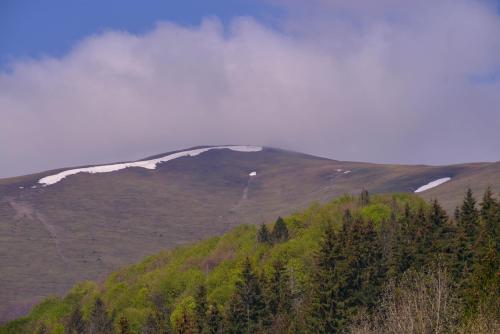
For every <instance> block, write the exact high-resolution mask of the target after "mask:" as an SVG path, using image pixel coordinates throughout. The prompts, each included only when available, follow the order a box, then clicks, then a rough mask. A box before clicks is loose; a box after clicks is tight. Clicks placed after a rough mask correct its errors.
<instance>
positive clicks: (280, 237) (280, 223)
mask: <svg viewBox="0 0 500 334" xmlns="http://www.w3.org/2000/svg"><path fill="white" fill-rule="evenodd" d="M272 238H273V241H274V242H285V241H287V240H288V228H287V227H286V224H285V221H284V220H283V218H281V217H278V219H277V220H276V223H274V227H273V232H272Z"/></svg>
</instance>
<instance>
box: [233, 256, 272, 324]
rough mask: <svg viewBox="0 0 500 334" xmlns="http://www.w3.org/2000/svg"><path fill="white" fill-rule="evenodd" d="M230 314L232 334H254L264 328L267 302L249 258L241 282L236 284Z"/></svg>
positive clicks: (244, 266)
mask: <svg viewBox="0 0 500 334" xmlns="http://www.w3.org/2000/svg"><path fill="white" fill-rule="evenodd" d="M228 313H229V316H228V322H229V328H228V329H229V330H230V332H232V333H254V332H255V331H256V330H258V329H259V328H262V327H263V323H262V322H263V317H264V316H265V314H264V313H265V302H264V298H263V296H262V290H261V286H260V282H259V280H258V278H257V276H256V275H255V273H254V271H253V269H252V265H251V263H250V259H249V258H246V260H245V263H244V265H243V270H242V273H241V280H240V281H238V282H237V283H236V289H235V292H234V294H233V297H232V298H231V301H230V307H229V311H228Z"/></svg>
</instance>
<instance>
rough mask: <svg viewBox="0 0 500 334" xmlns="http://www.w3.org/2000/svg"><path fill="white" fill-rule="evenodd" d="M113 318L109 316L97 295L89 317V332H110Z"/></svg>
mask: <svg viewBox="0 0 500 334" xmlns="http://www.w3.org/2000/svg"><path fill="white" fill-rule="evenodd" d="M113 331H114V328H113V320H112V319H111V318H110V317H109V315H108V311H107V310H106V306H105V305H104V302H103V301H102V299H101V298H99V297H97V298H96V300H95V302H94V307H93V308H92V311H91V312H90V317H89V334H112V333H113Z"/></svg>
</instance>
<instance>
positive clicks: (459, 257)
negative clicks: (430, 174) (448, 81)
mask: <svg viewBox="0 0 500 334" xmlns="http://www.w3.org/2000/svg"><path fill="white" fill-rule="evenodd" d="M499 228H500V202H499V200H498V199H497V198H496V196H495V194H493V193H492V191H491V190H490V189H486V191H485V192H484V194H482V198H481V199H480V200H479V201H478V200H476V198H475V196H474V194H473V193H472V192H471V191H470V190H469V191H468V192H467V193H466V194H465V196H464V200H463V202H462V204H461V205H460V206H458V207H457V208H456V209H455V211H454V212H453V213H452V214H447V213H446V212H445V211H444V210H443V208H442V207H441V205H440V204H439V201H438V200H437V199H436V200H432V201H431V202H430V203H427V202H425V201H424V200H422V199H421V198H419V197H417V196H414V195H412V194H381V195H371V194H369V193H368V191H366V190H363V191H362V192H361V194H360V195H359V196H350V195H345V196H342V197H340V198H336V199H334V200H332V201H331V202H329V203H326V204H318V203H315V204H313V205H311V206H310V207H309V208H308V209H306V210H303V211H301V212H297V213H295V214H292V215H290V216H288V217H285V218H281V217H278V218H277V220H276V221H275V222H273V223H269V224H261V225H260V226H259V225H257V226H254V225H242V226H239V227H237V228H235V229H233V230H231V231H229V232H227V233H226V234H225V235H223V236H220V237H213V238H210V239H207V240H203V241H200V242H197V243H194V244H191V245H186V246H182V247H178V248H176V249H173V250H168V251H164V252H162V253H159V254H157V255H153V256H150V257H148V258H146V259H145V260H144V261H143V262H141V263H138V264H135V265H131V266H128V267H125V268H123V269H121V270H118V271H116V272H114V273H112V274H110V275H109V276H108V277H107V278H106V279H105V281H104V282H82V283H80V284H77V285H76V286H75V287H74V288H73V289H72V290H71V291H70V292H69V293H68V294H67V295H66V296H65V297H63V298H60V297H50V298H48V299H46V300H45V301H43V302H42V303H40V304H39V305H37V306H35V307H34V308H33V310H32V311H31V313H30V314H29V315H28V316H27V317H25V318H21V319H18V320H15V321H12V322H10V323H8V324H6V325H4V326H3V327H0V333H37V334H43V333H61V334H62V333H64V334H66V333H67V334H76V333H78V334H81V333H89V334H90V333H91V334H98V333H99V334H111V333H120V334H129V333H144V334H153V333H155V334H156V333H162V334H163V333H198V334H205V333H213V334H215V333H358V334H362V333H494V332H499V331H500V322H499V319H500V313H499V312H500V305H499V303H500V298H499V296H500V272H499V268H500V262H499V258H498V251H499V232H500V231H499Z"/></svg>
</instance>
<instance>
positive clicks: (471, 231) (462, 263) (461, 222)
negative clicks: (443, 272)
mask: <svg viewBox="0 0 500 334" xmlns="http://www.w3.org/2000/svg"><path fill="white" fill-rule="evenodd" d="M478 229H479V212H478V210H477V209H476V200H475V199H474V197H473V195H472V191H471V190H470V189H468V190H467V194H466V195H465V198H464V201H463V203H462V206H461V208H460V216H459V219H458V232H457V233H458V237H457V242H456V243H457V254H458V256H457V266H456V269H454V276H455V277H456V279H457V281H458V283H459V284H460V285H461V287H462V290H464V289H467V285H468V284H470V282H469V280H470V274H471V272H472V266H473V262H474V258H473V257H474V245H475V243H476V239H477V235H478ZM455 272H456V273H455Z"/></svg>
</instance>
